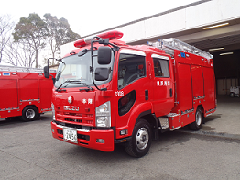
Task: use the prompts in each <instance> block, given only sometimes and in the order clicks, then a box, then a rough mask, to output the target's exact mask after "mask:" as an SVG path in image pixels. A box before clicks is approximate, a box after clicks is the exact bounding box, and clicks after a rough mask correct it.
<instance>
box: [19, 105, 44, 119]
mask: <svg viewBox="0 0 240 180" xmlns="http://www.w3.org/2000/svg"><path fill="white" fill-rule="evenodd" d="M39 117H40V114H39V113H38V109H37V108H36V107H33V106H30V107H25V108H24V109H23V112H22V119H23V120H24V121H33V120H36V119H38V118H39Z"/></svg>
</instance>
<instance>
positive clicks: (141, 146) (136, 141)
mask: <svg viewBox="0 0 240 180" xmlns="http://www.w3.org/2000/svg"><path fill="white" fill-rule="evenodd" d="M151 142H152V134H151V129H150V125H149V123H148V122H147V121H146V120H144V119H140V120H139V121H138V122H137V124H136V125H135V128H134V130H133V133H132V138H131V140H130V141H128V142H127V143H126V146H125V151H126V152H127V153H128V154H129V155H130V156H133V157H138V158H140V157H143V156H145V155H146V154H147V153H148V150H149V148H150V146H151Z"/></svg>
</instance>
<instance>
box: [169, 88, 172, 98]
mask: <svg viewBox="0 0 240 180" xmlns="http://www.w3.org/2000/svg"><path fill="white" fill-rule="evenodd" d="M172 95H173V94H172V88H170V89H169V96H170V97H172Z"/></svg>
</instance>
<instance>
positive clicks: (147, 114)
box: [127, 102, 154, 135]
mask: <svg viewBox="0 0 240 180" xmlns="http://www.w3.org/2000/svg"><path fill="white" fill-rule="evenodd" d="M152 111H153V110H152V103H149V102H148V103H142V104H139V105H138V106H136V107H135V108H134V109H133V110H132V111H131V115H130V116H129V118H128V123H127V126H128V132H129V134H130V135H132V132H133V129H134V127H135V125H136V123H137V122H138V121H139V120H140V119H145V120H146V121H148V123H149V124H150V125H152V124H153V123H154V122H153V117H152V118H151V114H152Z"/></svg>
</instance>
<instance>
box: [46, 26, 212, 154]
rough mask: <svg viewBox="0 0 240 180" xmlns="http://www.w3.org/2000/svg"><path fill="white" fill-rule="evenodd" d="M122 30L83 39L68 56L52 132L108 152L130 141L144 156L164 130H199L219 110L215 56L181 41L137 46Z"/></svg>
mask: <svg viewBox="0 0 240 180" xmlns="http://www.w3.org/2000/svg"><path fill="white" fill-rule="evenodd" d="M122 36H123V33H121V32H119V31H115V30H114V31H109V32H106V33H102V34H99V35H97V36H96V37H93V38H92V39H89V40H88V39H87V40H86V39H85V40H84V39H80V40H78V41H76V42H75V43H74V46H75V47H76V48H77V49H75V50H73V51H71V52H70V53H69V54H67V55H66V56H65V57H64V58H63V59H61V60H60V66H59V69H58V72H57V75H56V82H55V84H54V88H53V93H52V94H53V96H52V109H53V121H52V122H51V131H52V136H53V137H54V138H56V139H58V140H61V141H67V142H70V143H72V144H76V145H79V146H83V147H86V148H91V149H96V150H100V151H114V147H115V144H116V143H124V144H125V149H126V152H127V153H128V154H130V155H132V156H134V157H142V156H144V155H146V154H147V152H148V150H149V148H150V145H151V141H152V139H157V138H158V131H159V130H160V131H162V132H163V131H166V130H175V129H179V128H181V127H184V126H186V125H189V127H190V128H191V129H194V130H198V129H200V128H201V126H202V122H203V118H204V117H207V116H209V115H211V114H212V113H213V112H214V111H215V109H216V95H215V78H214V72H213V60H212V55H210V54H209V53H206V52H203V51H201V50H199V49H197V48H195V47H193V46H190V45H189V44H186V43H184V42H182V41H180V40H177V39H167V40H159V41H157V42H154V43H148V45H137V46H130V45H127V44H126V43H125V42H123V41H121V40H119V39H121V38H122ZM44 70H45V77H48V67H45V68H44Z"/></svg>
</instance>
